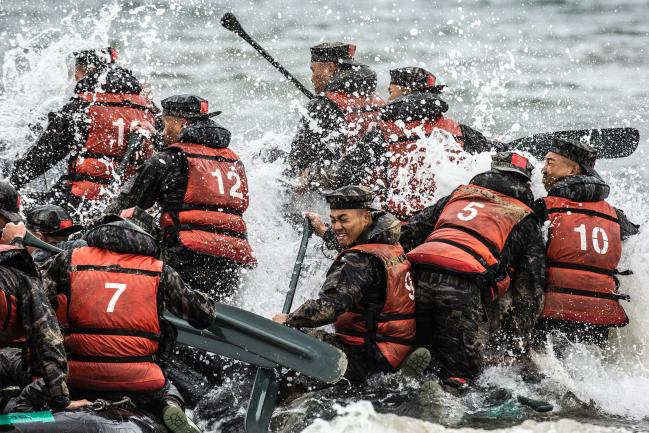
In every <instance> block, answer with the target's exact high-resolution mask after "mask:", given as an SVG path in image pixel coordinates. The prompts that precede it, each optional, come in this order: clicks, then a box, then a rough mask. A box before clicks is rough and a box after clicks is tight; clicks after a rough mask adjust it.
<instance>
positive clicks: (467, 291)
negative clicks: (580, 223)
mask: <svg viewBox="0 0 649 433" xmlns="http://www.w3.org/2000/svg"><path fill="white" fill-rule="evenodd" d="M531 173H532V166H531V164H530V163H529V162H528V160H527V159H526V158H524V157H523V156H521V155H518V154H516V153H511V152H503V153H498V154H496V155H495V156H494V157H493V161H492V170H491V171H488V172H485V173H482V174H479V175H477V176H475V177H474V178H473V179H472V180H471V182H470V183H469V185H462V186H460V187H458V188H457V189H456V190H455V191H454V192H453V193H452V194H451V195H449V196H447V197H445V198H442V199H441V200H440V201H438V202H437V203H436V204H435V205H433V206H430V207H428V208H426V209H424V210H423V211H421V212H420V213H418V214H416V215H415V216H413V217H412V218H411V219H410V220H409V221H408V224H406V225H405V226H404V228H403V232H402V235H401V243H402V245H403V246H404V249H405V250H406V251H408V258H409V260H410V261H411V262H412V264H413V269H414V272H415V287H417V292H416V293H417V337H418V340H419V341H418V342H419V343H421V344H425V345H427V347H428V348H429V350H430V351H431V354H432V355H433V359H434V360H435V361H436V362H437V364H438V365H437V367H438V369H439V373H440V377H441V378H442V379H443V380H447V379H449V378H460V382H461V381H466V380H472V379H474V378H475V377H476V376H477V375H478V374H479V373H480V372H481V370H482V369H483V367H484V366H485V364H486V359H487V357H488V356H490V357H491V356H496V357H498V356H502V355H503V353H505V351H510V350H511V351H513V352H514V353H517V354H523V353H524V352H525V350H526V348H527V345H528V342H529V339H530V336H531V333H532V329H533V327H534V324H535V323H536V318H537V317H538V315H539V314H540V312H541V308H542V303H543V289H544V287H545V251H544V246H543V239H542V236H541V228H540V225H539V223H538V221H537V219H536V217H535V215H534V212H533V211H532V209H531V207H532V205H533V201H534V197H533V195H532V191H531V190H530V186H529V179H530V175H531Z"/></svg>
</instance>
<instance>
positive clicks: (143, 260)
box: [59, 247, 165, 391]
mask: <svg viewBox="0 0 649 433" xmlns="http://www.w3.org/2000/svg"><path fill="white" fill-rule="evenodd" d="M70 267H71V269H70V292H69V293H68V294H67V295H68V303H67V305H59V308H67V320H68V327H67V329H66V330H65V348H66V350H67V352H68V369H69V373H68V384H69V385H70V386H72V387H75V388H77V389H92V390H103V391H157V390H159V389H161V388H162V387H163V386H164V384H165V376H164V374H163V372H162V370H161V369H160V367H159V366H158V364H157V363H156V353H157V351H158V340H159V338H160V322H159V317H158V286H159V284H160V275H161V273H162V268H163V263H162V262H161V261H160V260H157V259H155V258H154V257H149V256H142V255H135V254H121V253H116V252H113V251H109V250H104V249H101V248H95V247H83V248H78V249H75V250H73V252H72V259H71V262H70Z"/></svg>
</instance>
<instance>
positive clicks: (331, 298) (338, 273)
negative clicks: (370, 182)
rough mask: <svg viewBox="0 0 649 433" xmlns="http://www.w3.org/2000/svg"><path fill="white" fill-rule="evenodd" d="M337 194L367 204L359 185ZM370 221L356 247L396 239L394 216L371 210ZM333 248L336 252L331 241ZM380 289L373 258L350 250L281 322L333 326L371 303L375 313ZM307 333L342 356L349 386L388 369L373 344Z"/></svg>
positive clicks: (380, 270) (380, 274)
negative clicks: (313, 293) (312, 293)
mask: <svg viewBox="0 0 649 433" xmlns="http://www.w3.org/2000/svg"><path fill="white" fill-rule="evenodd" d="M340 190H346V191H345V193H346V196H345V199H349V200H359V197H360V196H361V195H362V196H363V197H361V198H362V199H365V200H367V199H366V198H365V195H369V190H366V189H364V188H363V189H362V188H359V187H344V188H341V189H340ZM340 190H339V191H340ZM359 194H360V195H359ZM370 197H371V196H370ZM327 199H328V201H330V203H331V201H332V199H331V197H330V196H328V197H327ZM368 206H369V203H368ZM372 220H373V222H372V224H371V225H370V226H369V227H368V228H367V229H366V230H365V232H363V233H362V234H361V236H360V238H359V239H358V240H357V241H356V244H357V245H360V244H368V243H382V244H393V243H396V242H397V241H398V239H399V233H400V224H395V222H396V221H397V220H396V218H395V217H394V216H392V215H391V214H389V213H385V212H381V211H374V212H372ZM325 238H328V239H329V241H330V242H332V241H335V239H334V238H333V232H332V231H331V230H329V231H328V232H327V234H326V236H325ZM332 243H333V242H332ZM336 246H337V247H338V249H340V246H338V245H337V242H336ZM386 285H387V281H386V276H385V266H384V264H383V263H382V262H381V261H380V260H379V259H378V258H376V257H374V256H371V255H369V254H364V253H361V252H356V251H350V252H348V253H347V254H345V255H344V256H343V258H342V259H341V260H340V261H337V262H334V263H333V264H332V266H331V268H330V269H329V272H328V273H327V278H326V280H325V282H324V284H323V285H322V289H321V290H320V293H319V295H318V298H317V299H313V300H309V301H306V302H305V303H304V304H302V305H301V306H300V307H299V308H297V309H296V310H295V311H294V312H293V313H291V314H289V315H288V318H287V321H286V323H287V324H288V325H291V326H295V327H305V328H317V327H319V326H324V325H328V324H332V323H334V322H335V321H336V319H337V318H338V316H340V315H341V314H343V313H346V312H348V311H351V310H352V309H353V308H354V307H355V306H356V305H359V304H360V305H375V306H376V307H377V308H379V309H380V308H381V307H382V306H383V304H384V302H385V292H386ZM311 334H312V335H313V336H315V337H316V338H319V339H321V340H323V341H325V342H327V343H329V344H332V345H334V346H336V347H339V348H340V349H341V350H343V351H344V352H345V353H346V355H347V357H348V360H349V365H348V368H347V373H345V376H346V377H347V378H348V379H350V380H351V381H353V382H362V381H364V380H365V379H366V378H367V377H368V376H369V375H371V374H373V373H376V372H377V371H393V369H392V367H391V366H390V365H389V363H388V362H387V360H386V359H385V358H384V357H383V355H382V354H381V352H380V351H379V349H378V347H376V345H373V346H369V347H367V346H349V345H346V344H344V343H343V342H342V341H341V340H340V339H339V338H338V337H337V336H336V335H335V334H330V333H326V332H324V331H321V330H316V331H312V332H311Z"/></svg>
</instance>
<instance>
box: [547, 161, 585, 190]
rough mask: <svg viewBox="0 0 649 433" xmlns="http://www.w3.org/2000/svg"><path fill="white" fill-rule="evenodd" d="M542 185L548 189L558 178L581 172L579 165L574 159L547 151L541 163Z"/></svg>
mask: <svg viewBox="0 0 649 433" xmlns="http://www.w3.org/2000/svg"><path fill="white" fill-rule="evenodd" d="M541 172H542V173H543V186H545V190H546V191H548V190H549V189H550V188H551V187H552V185H554V184H555V183H557V181H558V180H559V179H561V178H562V177H566V176H574V175H576V174H580V173H581V167H580V166H579V164H577V163H576V162H574V161H571V160H569V159H568V158H566V157H565V156H562V155H559V154H558V153H554V152H548V153H547V155H545V164H543V169H542V170H541Z"/></svg>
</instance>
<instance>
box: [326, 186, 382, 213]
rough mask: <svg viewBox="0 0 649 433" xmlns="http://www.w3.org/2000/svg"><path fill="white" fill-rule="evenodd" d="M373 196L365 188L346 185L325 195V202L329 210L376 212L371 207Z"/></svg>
mask: <svg viewBox="0 0 649 433" xmlns="http://www.w3.org/2000/svg"><path fill="white" fill-rule="evenodd" d="M373 199H374V194H373V193H372V190H371V189H370V188H368V187H366V186H359V185H347V186H343V187H342V188H338V189H337V190H334V191H331V192H330V193H327V194H325V200H327V203H329V207H330V208H331V209H369V210H378V209H376V208H375V207H374V206H372V200H373Z"/></svg>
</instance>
